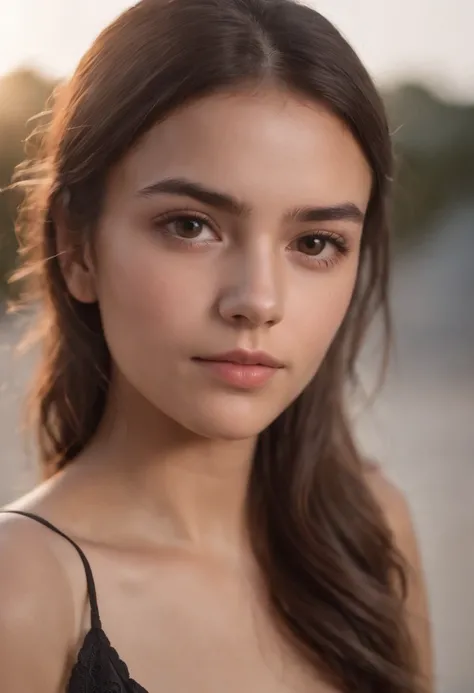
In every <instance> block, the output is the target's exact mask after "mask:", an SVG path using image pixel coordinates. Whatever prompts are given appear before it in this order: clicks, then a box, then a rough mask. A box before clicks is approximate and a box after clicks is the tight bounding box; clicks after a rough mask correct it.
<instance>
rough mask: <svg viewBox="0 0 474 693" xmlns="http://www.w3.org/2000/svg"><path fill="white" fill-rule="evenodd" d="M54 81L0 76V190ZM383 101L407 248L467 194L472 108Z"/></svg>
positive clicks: (2, 208) (10, 264)
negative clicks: (387, 119)
mask: <svg viewBox="0 0 474 693" xmlns="http://www.w3.org/2000/svg"><path fill="white" fill-rule="evenodd" d="M56 84H57V83H55V82H52V81H51V80H48V79H46V78H44V77H42V76H41V75H39V74H37V73H36V72H34V71H31V70H18V71H16V72H13V73H11V74H10V75H7V76H5V77H3V78H1V79H0V189H1V188H5V187H6V186H8V184H9V183H10V181H11V177H12V174H13V171H14V169H15V167H16V166H17V165H18V164H19V163H20V162H21V161H22V160H23V159H24V158H25V151H24V142H25V139H26V137H27V136H28V135H29V134H30V133H31V132H32V131H33V130H34V129H35V127H36V125H37V122H36V121H34V120H33V121H31V119H32V118H34V116H36V115H37V114H39V113H42V112H44V110H45V108H46V104H47V103H48V100H49V99H50V96H51V94H52V91H53V89H54V87H55V86H56ZM385 101H386V104H387V109H388V113H389V118H390V122H391V130H392V133H393V142H394V145H395V152H396V159H397V176H396V198H395V207H394V226H395V233H396V237H397V239H398V240H399V241H400V242H402V243H406V242H407V241H409V240H411V239H414V238H417V237H418V235H419V234H420V233H422V232H423V231H425V230H427V229H429V226H430V222H431V220H432V219H433V217H434V216H435V215H436V214H437V213H438V212H439V211H441V210H442V209H444V208H445V207H447V206H451V205H456V204H458V203H459V204H462V202H463V200H464V199H465V198H466V197H468V196H469V195H470V196H472V194H473V191H474V105H473V106H467V105H455V104H449V103H445V102H443V101H441V100H440V99H438V98H437V97H435V96H434V95H433V94H431V93H430V92H429V91H427V90H426V89H424V88H422V87H420V86H416V85H404V86H401V87H399V88H398V89H396V90H394V91H392V92H389V93H387V94H385ZM19 201H20V199H19V196H18V194H12V193H8V194H3V195H0V299H1V298H2V297H5V295H6V294H7V293H8V292H11V288H9V287H8V285H7V278H8V276H9V275H10V274H11V272H12V270H13V269H14V267H15V263H16V251H17V241H16V237H15V233H14V217H15V213H16V206H17V204H18V202H19Z"/></svg>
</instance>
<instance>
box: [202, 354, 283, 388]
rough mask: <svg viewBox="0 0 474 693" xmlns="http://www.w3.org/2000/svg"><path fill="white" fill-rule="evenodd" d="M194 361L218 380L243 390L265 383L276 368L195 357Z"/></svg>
mask: <svg viewBox="0 0 474 693" xmlns="http://www.w3.org/2000/svg"><path fill="white" fill-rule="evenodd" d="M196 363H199V364H201V366H204V367H205V368H207V369H208V370H210V371H211V372H212V373H213V374H214V375H216V376H217V377H218V378H219V379H220V380H223V381H224V382H226V383H228V384H229V385H233V386H234V387H239V388H242V389H244V390H251V389H252V388H257V387H261V386H262V385H265V383H267V382H268V381H269V380H270V378H271V377H272V376H274V375H275V373H276V372H277V370H278V368H271V367H270V366H259V365H250V364H242V363H231V362H229V361H205V360H204V359H202V360H201V359H196Z"/></svg>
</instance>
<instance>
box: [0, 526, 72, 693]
mask: <svg viewBox="0 0 474 693" xmlns="http://www.w3.org/2000/svg"><path fill="white" fill-rule="evenodd" d="M74 634H75V615H74V607H73V599H72V595H71V586H70V581H69V580H68V576H67V571H66V569H65V567H64V564H63V562H62V560H61V556H60V554H58V551H57V546H56V545H55V543H54V539H53V538H52V537H50V536H49V535H48V533H47V531H45V528H42V527H41V525H37V523H35V522H34V521H32V520H28V519H27V518H24V517H20V516H16V515H11V514H0V690H2V691H8V692H9V693H24V691H29V693H43V692H44V693H53V692H58V693H59V692H60V691H61V692H62V691H64V686H65V676H66V671H67V669H68V658H69V653H70V652H71V651H72V649H73V648H74V642H73V641H74Z"/></svg>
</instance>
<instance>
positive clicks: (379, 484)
mask: <svg viewBox="0 0 474 693" xmlns="http://www.w3.org/2000/svg"><path fill="white" fill-rule="evenodd" d="M365 473H366V478H367V483H368V485H369V488H370V489H371V491H372V493H373V495H374V497H375V499H376V500H377V502H378V503H379V505H380V508H381V510H382V512H383V513H384V515H385V518H386V521H387V524H388V526H389V528H390V529H391V530H392V534H393V541H394V544H395V546H396V547H397V549H398V551H399V552H400V554H401V555H402V557H403V558H404V560H405V564H406V569H407V587H408V594H407V599H406V614H407V621H408V624H409V626H410V630H411V633H412V636H413V640H414V643H415V646H416V648H417V651H418V655H419V661H420V668H421V674H422V689H423V691H426V693H431V691H432V690H433V655H432V638H431V624H430V617H429V605H428V597H427V589H426V583H425V575H424V569H423V563H422V559H421V553H420V549H419V544H418V538H417V535H416V531H415V527H414V524H413V520H412V513H411V510H410V506H409V504H408V502H407V499H406V497H405V494H404V493H403V492H402V491H401V490H400V489H399V488H398V487H397V486H396V484H394V483H393V482H392V481H390V480H389V479H388V478H387V477H386V476H385V475H384V474H383V472H382V470H381V469H380V467H378V466H377V465H368V466H367V469H366V471H365Z"/></svg>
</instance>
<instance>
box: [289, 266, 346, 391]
mask: <svg viewBox="0 0 474 693" xmlns="http://www.w3.org/2000/svg"><path fill="white" fill-rule="evenodd" d="M345 265H346V266H345V267H344V268H340V269H338V270H332V271H329V272H328V273H327V274H326V275H324V274H322V275H320V276H318V277H317V278H315V279H314V281H313V286H311V287H306V290H305V291H304V294H303V296H302V295H301V293H299V294H298V296H296V294H293V296H292V301H293V309H292V311H291V315H292V319H291V328H290V334H291V335H292V340H293V344H294V353H295V354H296V355H297V358H298V363H299V364H300V365H301V374H302V377H303V378H305V379H308V380H309V379H310V378H312V376H313V375H314V373H315V372H316V370H317V369H318V367H319V365H320V363H321V361H322V360H323V358H324V356H325V354H326V352H327V350H328V348H329V346H330V345H331V342H332V341H333V339H334V337H335V336H336V333H337V331H338V329H339V327H340V325H341V323H342V321H343V319H344V317H345V315H346V313H347V310H348V307H349V304H350V301H351V298H352V294H353V291H354V286H355V282H356V277H357V263H345ZM287 329H288V328H287Z"/></svg>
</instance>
